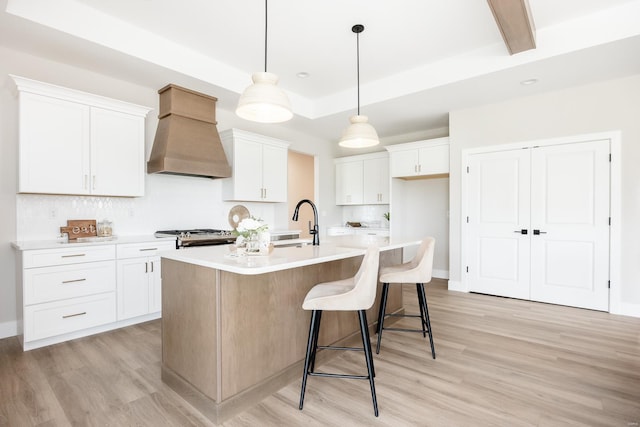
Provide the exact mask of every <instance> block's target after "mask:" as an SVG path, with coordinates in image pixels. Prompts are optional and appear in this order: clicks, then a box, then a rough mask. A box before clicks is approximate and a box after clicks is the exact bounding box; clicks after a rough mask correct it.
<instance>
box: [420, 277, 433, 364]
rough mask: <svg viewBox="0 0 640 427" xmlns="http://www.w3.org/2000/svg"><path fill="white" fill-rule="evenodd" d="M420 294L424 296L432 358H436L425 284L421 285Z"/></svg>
mask: <svg viewBox="0 0 640 427" xmlns="http://www.w3.org/2000/svg"><path fill="white" fill-rule="evenodd" d="M420 293H421V294H422V302H423V303H424V314H425V315H426V318H427V332H429V343H430V344H431V356H432V357H433V358H434V359H435V358H436V349H435V347H434V345H433V334H432V333H431V321H430V320H429V309H428V308H427V295H426V294H425V292H424V283H420Z"/></svg>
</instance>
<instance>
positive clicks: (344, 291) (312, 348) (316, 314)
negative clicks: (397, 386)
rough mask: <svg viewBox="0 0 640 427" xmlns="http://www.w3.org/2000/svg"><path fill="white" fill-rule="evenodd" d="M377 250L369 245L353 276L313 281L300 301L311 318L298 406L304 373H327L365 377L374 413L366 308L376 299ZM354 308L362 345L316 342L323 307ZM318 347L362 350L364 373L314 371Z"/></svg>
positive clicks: (329, 309) (327, 375) (330, 309)
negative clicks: (335, 344)
mask: <svg viewBox="0 0 640 427" xmlns="http://www.w3.org/2000/svg"><path fill="white" fill-rule="evenodd" d="M379 259H380V250H379V249H378V248H377V247H370V248H368V249H367V252H366V253H365V255H364V258H363V260H362V264H360V268H359V269H358V272H357V273H356V275H355V276H354V277H350V278H348V279H343V280H337V281H334V282H326V283H320V284H318V285H315V286H314V287H313V288H311V290H310V291H309V293H307V296H306V297H305V299H304V302H303V303H302V308H303V309H304V310H312V312H311V322H310V325H309V340H308V342H307V355H306V357H305V359H304V373H303V375H302V388H301V390H300V409H302V405H303V403H304V392H305V389H306V387H307V377H308V376H317V377H329V378H349V379H359V380H369V386H370V387H371V398H372V400H373V410H374V413H375V415H376V417H377V416H378V402H377V400H376V388H375V384H374V382H373V377H374V376H375V371H374V369H373V354H372V351H371V342H370V337H369V328H368V324H367V312H366V310H367V309H369V308H371V307H372V306H373V302H374V301H375V299H376V290H377V284H378V281H377V278H378V265H379ZM326 310H328V311H356V310H357V311H358V317H359V319H360V335H361V336H362V347H335V346H318V335H319V331H320V319H321V317H322V312H323V311H326ZM318 348H320V349H328V350H357V351H364V355H365V361H366V363H367V373H368V374H367V375H345V374H331V373H324V372H315V361H316V352H317V350H318Z"/></svg>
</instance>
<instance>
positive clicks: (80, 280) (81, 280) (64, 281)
mask: <svg viewBox="0 0 640 427" xmlns="http://www.w3.org/2000/svg"><path fill="white" fill-rule="evenodd" d="M86 280H87V279H74V280H63V281H62V283H75V282H84V281H86Z"/></svg>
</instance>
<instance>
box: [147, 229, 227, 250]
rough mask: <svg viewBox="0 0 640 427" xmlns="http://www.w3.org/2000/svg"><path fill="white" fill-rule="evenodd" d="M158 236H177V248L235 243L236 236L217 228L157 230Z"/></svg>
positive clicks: (156, 234)
mask: <svg viewBox="0 0 640 427" xmlns="http://www.w3.org/2000/svg"><path fill="white" fill-rule="evenodd" d="M154 235H155V236H156V237H175V238H176V249H180V248H186V247H189V246H212V245H227V244H230V243H235V241H236V236H234V235H233V232H231V231H229V230H215V229H211V228H198V229H194V230H164V231H156V232H155V233H154Z"/></svg>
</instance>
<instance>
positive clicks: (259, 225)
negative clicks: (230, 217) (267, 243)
mask: <svg viewBox="0 0 640 427" xmlns="http://www.w3.org/2000/svg"><path fill="white" fill-rule="evenodd" d="M268 229H269V225H268V224H265V223H264V222H262V220H261V219H259V218H254V217H252V216H251V217H249V218H245V219H243V220H242V221H240V223H239V224H238V226H237V227H236V229H235V230H234V232H235V234H236V235H238V236H242V237H244V238H245V239H248V238H249V237H253V236H257V235H258V234H260V233H262V232H264V231H267V230H268Z"/></svg>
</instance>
